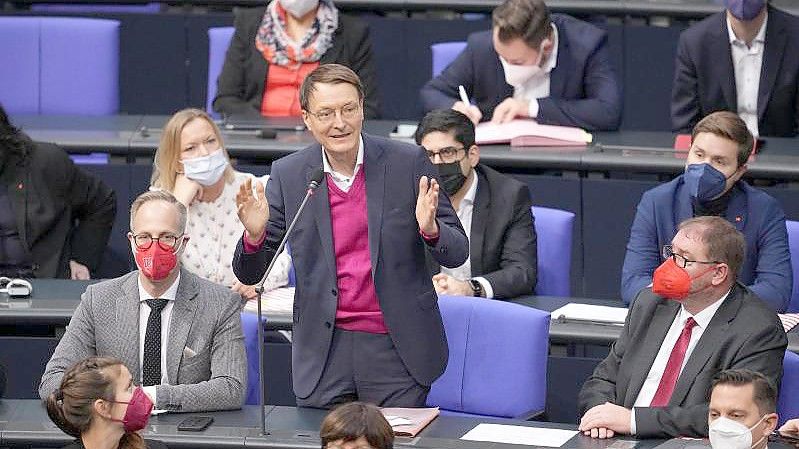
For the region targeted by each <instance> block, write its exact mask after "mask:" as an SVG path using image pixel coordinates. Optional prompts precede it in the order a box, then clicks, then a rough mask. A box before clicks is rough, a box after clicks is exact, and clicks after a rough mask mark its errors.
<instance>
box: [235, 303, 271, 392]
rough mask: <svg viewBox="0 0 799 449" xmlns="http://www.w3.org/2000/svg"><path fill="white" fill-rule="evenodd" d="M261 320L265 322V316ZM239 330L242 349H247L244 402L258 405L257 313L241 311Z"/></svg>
mask: <svg viewBox="0 0 799 449" xmlns="http://www.w3.org/2000/svg"><path fill="white" fill-rule="evenodd" d="M263 322H264V323H266V317H264V319H263ZM241 331H242V332H243V333H244V349H245V350H246V351H247V392H246V395H245V396H244V397H245V400H244V403H245V404H247V405H258V404H259V403H260V402H259V395H260V394H261V385H260V382H259V381H260V377H259V375H258V315H257V314H255V313H252V312H241ZM261 344H263V342H261Z"/></svg>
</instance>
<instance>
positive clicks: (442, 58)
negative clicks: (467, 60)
mask: <svg viewBox="0 0 799 449" xmlns="http://www.w3.org/2000/svg"><path fill="white" fill-rule="evenodd" d="M464 48H466V42H462V41H459V42H439V43H438V44H433V45H431V46H430V51H432V52H433V77H434V78H435V77H436V76H438V74H439V73H441V72H443V71H444V69H446V68H447V66H448V65H449V64H450V63H451V62H452V61H454V60H455V58H456V57H457V56H458V55H459V54H460V52H462V51H463V49H464Z"/></svg>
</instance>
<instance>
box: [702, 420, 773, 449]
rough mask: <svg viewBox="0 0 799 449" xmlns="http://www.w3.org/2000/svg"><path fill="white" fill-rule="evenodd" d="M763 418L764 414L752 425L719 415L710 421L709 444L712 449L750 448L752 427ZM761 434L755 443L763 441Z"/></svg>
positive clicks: (751, 445)
mask: <svg viewBox="0 0 799 449" xmlns="http://www.w3.org/2000/svg"><path fill="white" fill-rule="evenodd" d="M763 418H765V415H764V416H763V417H762V418H760V419H759V420H758V421H757V422H756V423H755V425H753V426H752V427H746V426H745V425H743V424H741V423H739V422H737V421H733V420H731V419H729V418H725V417H723V416H722V417H719V418H716V419H715V420H714V421H713V422H712V423H710V446H711V447H713V449H751V448H752V447H753V446H754V445H753V444H752V429H754V428H755V427H757V426H758V425H759V424H760V423H761V422H762V421H763ZM765 437H766V436H765V435H763V437H761V438H760V439H759V440H757V441H756V442H755V445H757V444H760V442H761V441H763V438H765Z"/></svg>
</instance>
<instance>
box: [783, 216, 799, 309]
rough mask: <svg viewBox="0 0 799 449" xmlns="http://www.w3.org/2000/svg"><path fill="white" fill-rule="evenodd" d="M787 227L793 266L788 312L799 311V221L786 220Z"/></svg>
mask: <svg viewBox="0 0 799 449" xmlns="http://www.w3.org/2000/svg"><path fill="white" fill-rule="evenodd" d="M785 227H786V228H788V249H789V250H790V252H791V266H792V267H793V290H791V303H790V304H788V312H799V221H790V220H786V221H785Z"/></svg>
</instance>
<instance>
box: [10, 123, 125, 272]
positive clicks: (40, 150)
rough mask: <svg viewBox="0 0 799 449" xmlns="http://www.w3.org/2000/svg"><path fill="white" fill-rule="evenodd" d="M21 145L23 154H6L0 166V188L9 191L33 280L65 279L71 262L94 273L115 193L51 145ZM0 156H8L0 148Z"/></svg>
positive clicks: (111, 221) (111, 218) (113, 209)
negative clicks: (32, 264) (3, 163)
mask: <svg viewBox="0 0 799 449" xmlns="http://www.w3.org/2000/svg"><path fill="white" fill-rule="evenodd" d="M23 139H24V140H25V141H26V143H25V145H24V148H23V149H22V153H18V152H16V151H15V152H10V153H9V154H8V155H7V159H6V161H5V165H4V166H3V165H2V164H0V170H1V171H0V182H3V183H4V184H6V185H7V186H8V196H9V200H10V201H11V207H12V208H13V209H14V214H15V215H16V218H17V232H19V236H20V239H22V242H23V244H24V245H25V246H27V248H28V249H29V250H30V254H31V258H32V260H33V263H34V275H35V276H36V277H39V278H55V277H58V278H68V277H69V274H70V272H69V260H70V259H74V260H75V261H77V262H79V263H81V264H83V265H86V266H87V267H88V268H89V270H91V272H94V271H95V270H96V269H97V266H98V265H99V263H100V259H101V256H102V254H103V251H104V250H105V246H106V243H107V242H108V235H109V234H110V233H111V227H112V226H113V224H114V216H115V214H116V196H115V195H114V191H113V190H111V189H110V188H109V187H108V186H106V185H105V184H103V182H102V181H100V180H99V179H96V178H94V177H92V176H90V175H88V174H86V173H85V172H84V171H83V170H80V169H79V168H78V167H76V166H75V164H74V163H73V162H72V160H71V159H70V158H69V156H67V154H66V153H65V152H64V150H62V149H61V148H59V147H57V146H56V145H53V144H49V143H38V142H37V143H34V142H32V141H30V140H27V138H26V137H23ZM0 151H9V150H8V149H6V148H3V147H2V146H0ZM76 223H77V224H76Z"/></svg>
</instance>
